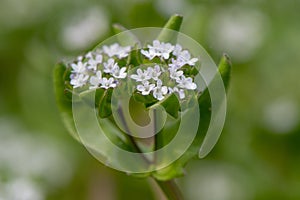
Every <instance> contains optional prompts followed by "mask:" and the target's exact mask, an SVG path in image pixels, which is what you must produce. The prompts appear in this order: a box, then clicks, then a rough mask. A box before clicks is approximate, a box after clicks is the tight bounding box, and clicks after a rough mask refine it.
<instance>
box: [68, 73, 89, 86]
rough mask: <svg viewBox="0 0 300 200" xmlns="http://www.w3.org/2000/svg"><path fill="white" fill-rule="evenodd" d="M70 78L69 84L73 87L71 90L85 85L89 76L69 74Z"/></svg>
mask: <svg viewBox="0 0 300 200" xmlns="http://www.w3.org/2000/svg"><path fill="white" fill-rule="evenodd" d="M70 78H71V81H70V84H71V85H73V88H78V87H82V86H84V85H85V84H86V82H87V80H88V78H89V76H88V75H85V74H71V76H70Z"/></svg>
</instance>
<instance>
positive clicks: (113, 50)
mask: <svg viewBox="0 0 300 200" xmlns="http://www.w3.org/2000/svg"><path fill="white" fill-rule="evenodd" d="M130 51H131V47H130V46H125V47H122V46H120V45H119V44H118V43H114V44H112V45H110V46H106V45H105V46H103V52H104V53H105V54H107V55H108V56H109V57H112V56H117V57H118V58H119V59H121V58H125V57H127V56H128V55H129V52H130Z"/></svg>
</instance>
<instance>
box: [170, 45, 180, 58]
mask: <svg viewBox="0 0 300 200" xmlns="http://www.w3.org/2000/svg"><path fill="white" fill-rule="evenodd" d="M181 51H182V46H181V45H180V44H176V45H175V47H174V50H173V52H172V54H173V55H174V56H178V55H179V54H180V52H181Z"/></svg>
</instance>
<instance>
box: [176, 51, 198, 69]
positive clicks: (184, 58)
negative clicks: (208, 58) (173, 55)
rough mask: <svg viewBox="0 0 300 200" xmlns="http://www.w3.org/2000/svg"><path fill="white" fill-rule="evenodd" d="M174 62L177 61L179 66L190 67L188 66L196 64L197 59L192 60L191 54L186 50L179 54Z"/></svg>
mask: <svg viewBox="0 0 300 200" xmlns="http://www.w3.org/2000/svg"><path fill="white" fill-rule="evenodd" d="M176 61H177V63H180V64H181V66H183V65H186V64H187V65H190V66H194V65H195V64H196V62H197V61H198V58H192V57H191V54H190V53H189V52H188V51H187V50H184V51H182V52H180V53H179V55H178V56H177V60H176Z"/></svg>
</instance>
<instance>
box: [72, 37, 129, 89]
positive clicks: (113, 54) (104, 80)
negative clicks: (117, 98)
mask: <svg viewBox="0 0 300 200" xmlns="http://www.w3.org/2000/svg"><path fill="white" fill-rule="evenodd" d="M130 51H131V47H130V46H126V47H122V46H120V45H119V44H117V43H116V44H113V45H111V46H103V47H102V49H100V50H97V51H93V52H89V53H87V54H86V55H84V56H79V57H78V58H77V60H76V61H75V62H74V63H71V64H70V67H71V69H72V70H71V75H70V84H71V85H72V86H73V88H80V87H83V86H85V85H89V89H95V88H104V89H108V88H114V87H116V86H117V85H118V83H119V79H124V78H126V77H127V72H126V70H127V68H126V67H120V66H119V64H118V60H120V59H122V58H126V57H127V56H128V54H129V53H130Z"/></svg>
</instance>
